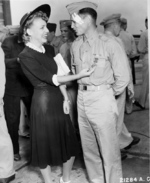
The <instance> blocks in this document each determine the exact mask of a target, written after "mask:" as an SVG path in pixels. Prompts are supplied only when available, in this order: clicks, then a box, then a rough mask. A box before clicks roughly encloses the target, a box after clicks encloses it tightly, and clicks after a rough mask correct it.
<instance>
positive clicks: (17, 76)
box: [2, 15, 32, 161]
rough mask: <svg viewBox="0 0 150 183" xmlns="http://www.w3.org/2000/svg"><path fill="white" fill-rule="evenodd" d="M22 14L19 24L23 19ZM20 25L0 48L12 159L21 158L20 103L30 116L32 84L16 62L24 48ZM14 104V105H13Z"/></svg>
mask: <svg viewBox="0 0 150 183" xmlns="http://www.w3.org/2000/svg"><path fill="white" fill-rule="evenodd" d="M25 16H26V15H24V16H23V17H22V18H21V20H20V24H21V22H22V21H23V19H24V17H25ZM21 35H22V27H20V29H19V33H18V34H17V35H12V36H8V37H7V38H6V39H5V40H4V41H3V43H2V49H3V51H4V53H5V64H6V89H5V95H4V113H5V117H6V122H7V127H8V131H9V134H10V137H11V139H12V143H13V148H14V160H15V161H19V160H20V159H21V156H20V153H19V134H18V130H19V124H20V114H21V112H20V109H21V107H20V103H21V101H23V102H24V104H25V106H26V109H27V112H28V116H30V105H31V97H32V86H31V84H30V83H29V81H28V79H27V78H26V76H25V75H24V73H23V72H22V70H21V67H20V64H19V63H18V60H19V59H18V55H19V53H20V52H21V51H22V50H23V49H24V43H23V42H22V39H21ZM14 106H15V107H14Z"/></svg>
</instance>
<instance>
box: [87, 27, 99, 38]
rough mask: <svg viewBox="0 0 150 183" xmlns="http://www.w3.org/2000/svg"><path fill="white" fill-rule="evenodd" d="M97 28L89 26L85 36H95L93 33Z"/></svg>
mask: <svg viewBox="0 0 150 183" xmlns="http://www.w3.org/2000/svg"><path fill="white" fill-rule="evenodd" d="M96 30H97V28H96V27H95V26H93V27H91V28H89V29H88V30H87V32H86V33H85V34H84V37H85V38H86V39H90V38H91V37H93V34H94V33H95V32H96Z"/></svg>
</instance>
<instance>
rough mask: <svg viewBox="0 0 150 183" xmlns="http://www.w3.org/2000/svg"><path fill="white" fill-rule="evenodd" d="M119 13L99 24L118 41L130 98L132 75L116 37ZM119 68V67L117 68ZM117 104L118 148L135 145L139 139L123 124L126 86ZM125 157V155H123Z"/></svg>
mask: <svg viewBox="0 0 150 183" xmlns="http://www.w3.org/2000/svg"><path fill="white" fill-rule="evenodd" d="M120 18H121V14H113V15H110V16H108V17H106V18H105V19H104V20H103V21H102V22H101V23H100V25H103V26H104V33H105V35H106V36H108V37H111V38H112V39H113V40H115V41H116V42H117V43H118V48H116V49H118V52H119V54H120V58H121V59H120V62H121V63H122V61H123V62H124V61H125V63H126V66H127V68H128V72H129V75H130V80H129V83H128V84H127V87H128V93H129V96H130V97H131V98H132V97H133V95H134V91H133V87H132V86H133V85H132V75H131V69H130V66H129V61H128V58H127V55H126V52H125V49H124V45H123V43H122V41H121V39H120V38H119V37H118V35H119V33H120V30H121V27H120V25H121V20H120ZM118 69H119V68H118ZM116 100H117V105H118V111H119V116H118V120H117V135H118V140H119V144H120V149H124V148H125V149H126V150H127V149H129V148H131V147H132V146H133V145H136V144H137V143H139V141H140V139H139V138H138V137H135V136H132V135H131V133H129V131H128V129H127V128H126V126H125V124H124V112H125V100H126V88H124V90H123V91H122V93H120V95H118V96H117V97H116ZM122 156H123V157H122V158H123V159H124V154H122ZM125 157H126V156H125Z"/></svg>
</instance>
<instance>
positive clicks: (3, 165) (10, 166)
mask: <svg viewBox="0 0 150 183" xmlns="http://www.w3.org/2000/svg"><path fill="white" fill-rule="evenodd" d="M7 33H8V29H7V28H5V27H4V26H0V182H3V183H9V182H10V181H11V180H13V179H14V178H15V170H14V156H13V154H14V153H13V146H12V141H11V138H10V135H9V133H8V129H7V125H6V120H5V115H4V110H3V105H4V102H3V97H4V91H5V83H6V79H5V62H4V52H3V50H2V48H1V43H2V42H3V40H4V39H5V37H6V35H7Z"/></svg>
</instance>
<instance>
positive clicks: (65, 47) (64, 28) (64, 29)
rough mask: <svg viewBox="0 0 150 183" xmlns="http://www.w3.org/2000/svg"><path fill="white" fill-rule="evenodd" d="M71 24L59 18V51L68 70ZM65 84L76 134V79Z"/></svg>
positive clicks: (72, 33)
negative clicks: (60, 43)
mask: <svg viewBox="0 0 150 183" xmlns="http://www.w3.org/2000/svg"><path fill="white" fill-rule="evenodd" d="M71 24H72V21H71V20H60V31H61V35H62V37H63V39H64V41H65V43H64V44H62V45H61V47H60V49H59V52H60V54H61V55H62V57H63V58H64V60H65V62H66V64H67V65H68V67H69V69H70V70H71V53H70V48H71V45H72V42H73V41H74V40H75V38H76V35H75V32H74V30H73V29H72V28H71ZM66 86H67V92H68V97H69V100H70V111H69V114H70V118H71V121H72V123H73V126H74V128H75V130H76V132H77V135H78V134H79V133H78V132H79V130H78V122H77V102H76V101H77V82H76V81H72V82H68V83H66Z"/></svg>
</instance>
